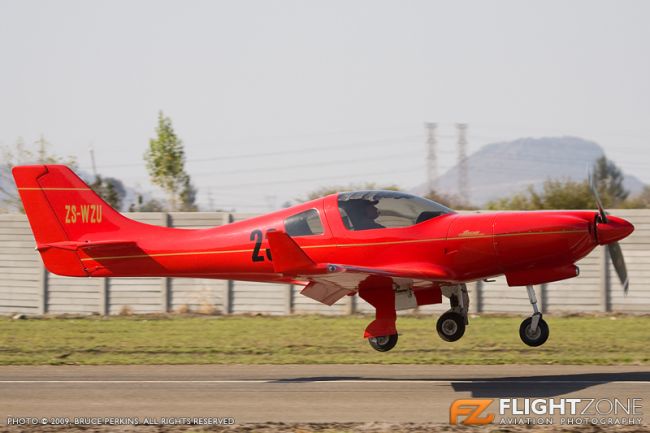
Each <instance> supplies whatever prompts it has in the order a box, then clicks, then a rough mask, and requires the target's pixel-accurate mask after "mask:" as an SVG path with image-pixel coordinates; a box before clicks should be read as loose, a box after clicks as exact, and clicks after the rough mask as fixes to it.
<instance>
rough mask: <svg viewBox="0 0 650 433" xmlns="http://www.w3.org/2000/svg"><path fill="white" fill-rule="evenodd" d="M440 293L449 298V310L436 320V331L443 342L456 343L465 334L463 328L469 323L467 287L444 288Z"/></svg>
mask: <svg viewBox="0 0 650 433" xmlns="http://www.w3.org/2000/svg"><path fill="white" fill-rule="evenodd" d="M442 293H443V295H445V296H447V297H448V298H449V305H450V306H451V308H450V309H449V310H447V311H446V312H445V313H443V314H442V315H441V316H440V317H439V318H438V322H437V323H436V331H438V335H439V336H440V338H442V339H443V340H445V341H456V340H459V339H460V337H462V336H463V334H465V326H466V325H467V324H468V323H469V321H468V319H467V309H468V308H469V295H468V294H467V286H466V285H465V284H459V285H457V286H446V287H443V288H442Z"/></svg>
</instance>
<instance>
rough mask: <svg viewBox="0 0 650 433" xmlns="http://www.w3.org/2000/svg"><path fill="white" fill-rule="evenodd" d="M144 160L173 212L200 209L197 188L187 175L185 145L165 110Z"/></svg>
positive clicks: (159, 114) (161, 114)
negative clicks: (197, 200) (197, 206)
mask: <svg viewBox="0 0 650 433" xmlns="http://www.w3.org/2000/svg"><path fill="white" fill-rule="evenodd" d="M144 159H145V161H146V162H147V170H148V171H149V176H150V177H151V182H152V183H153V184H154V185H158V186H159V187H161V188H162V189H163V190H164V191H165V193H166V194H167V197H168V202H169V207H170V209H171V210H172V211H177V210H196V204H195V200H196V189H195V188H194V186H192V182H191V180H190V176H189V175H188V174H187V173H186V172H185V151H184V149H183V142H182V141H181V139H180V138H178V136H177V135H176V133H175V132H174V128H173V127H172V121H171V119H170V118H169V117H166V116H165V115H164V114H163V112H162V111H161V112H159V113H158V126H157V127H156V138H152V139H150V140H149V149H147V152H146V153H145V155H144Z"/></svg>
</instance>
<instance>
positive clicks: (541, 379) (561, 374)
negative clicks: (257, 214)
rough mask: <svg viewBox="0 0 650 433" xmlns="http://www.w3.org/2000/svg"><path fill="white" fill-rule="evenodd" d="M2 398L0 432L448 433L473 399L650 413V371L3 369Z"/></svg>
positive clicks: (313, 367)
mask: <svg viewBox="0 0 650 433" xmlns="http://www.w3.org/2000/svg"><path fill="white" fill-rule="evenodd" d="M0 389H1V392H0V422H1V423H3V424H4V423H6V422H7V417H36V418H50V417H139V418H143V417H152V418H161V417H166V418H169V417H213V418H216V417H230V418H234V419H235V422H236V423H238V424H240V423H254V422H283V423H291V422H371V421H379V422H391V423H395V422H415V423H447V422H448V419H449V406H450V404H451V403H452V402H453V401H454V400H456V399H459V398H472V397H473V398H498V397H522V398H551V397H581V398H596V399H600V398H614V397H617V398H621V399H627V398H640V399H641V401H642V404H643V405H644V412H645V413H650V367H648V366H607V367H604V366H603V367H599V366H558V365H548V366H539V365H536V366H526V365H499V366H451V365H447V366H438V365H427V366H423V365H258V366H243V365H235V366H227V365H179V366H34V367H31V366H5V367H0ZM648 422H650V416H649V417H648V419H646V420H644V424H647V423H648Z"/></svg>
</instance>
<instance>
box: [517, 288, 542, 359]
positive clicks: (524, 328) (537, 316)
mask: <svg viewBox="0 0 650 433" xmlns="http://www.w3.org/2000/svg"><path fill="white" fill-rule="evenodd" d="M526 290H527V291H528V299H529V300H530V304H531V305H532V306H533V315H532V316H531V317H529V318H527V319H526V320H524V321H523V322H521V326H520V327H519V337H520V338H521V341H523V342H524V343H526V344H527V345H529V346H533V347H537V346H541V345H542V344H544V343H545V342H546V340H547V339H548V335H549V330H548V325H547V324H546V322H545V321H544V319H542V313H541V312H540V311H539V309H538V308H537V297H536V296H535V289H534V288H533V286H526Z"/></svg>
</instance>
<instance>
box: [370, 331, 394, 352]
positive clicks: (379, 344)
mask: <svg viewBox="0 0 650 433" xmlns="http://www.w3.org/2000/svg"><path fill="white" fill-rule="evenodd" d="M368 343H370V346H371V347H372V348H373V349H375V350H376V351H377V352H388V351H389V350H391V349H392V348H393V347H395V345H396V344H397V334H393V335H383V336H381V337H370V338H368Z"/></svg>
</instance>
